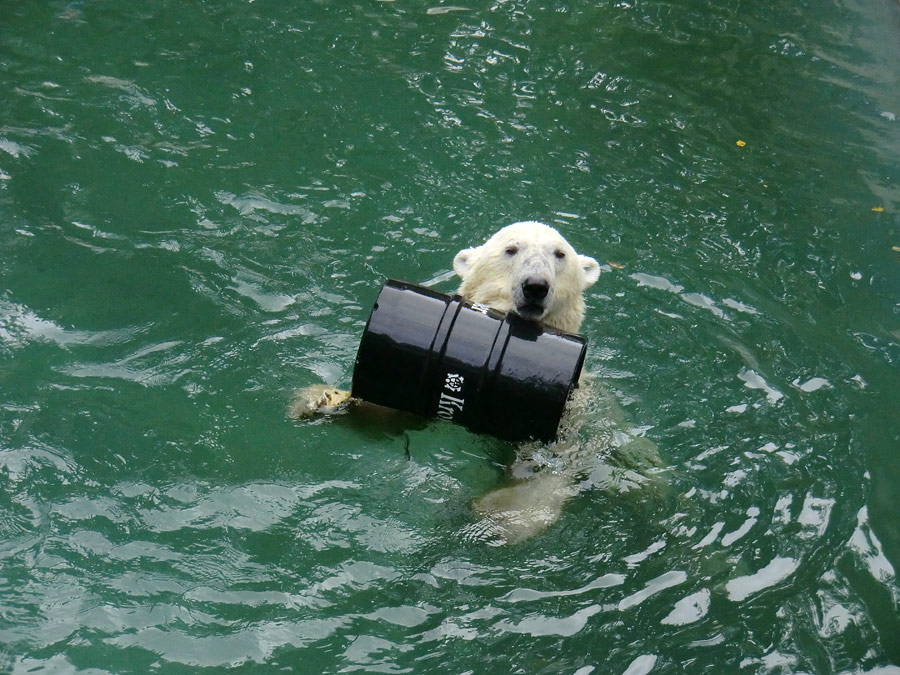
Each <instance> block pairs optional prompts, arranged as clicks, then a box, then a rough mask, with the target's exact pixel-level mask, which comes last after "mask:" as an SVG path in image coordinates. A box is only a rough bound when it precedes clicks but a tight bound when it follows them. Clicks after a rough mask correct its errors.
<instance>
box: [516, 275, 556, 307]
mask: <svg viewBox="0 0 900 675" xmlns="http://www.w3.org/2000/svg"><path fill="white" fill-rule="evenodd" d="M549 291H550V284H548V283H547V280H546V279H541V278H540V277H530V278H528V279H526V280H525V282H524V283H523V284H522V294H523V295H524V296H525V299H526V300H527V301H528V302H538V301H540V300H543V299H544V298H546V297H547V293H548V292H549Z"/></svg>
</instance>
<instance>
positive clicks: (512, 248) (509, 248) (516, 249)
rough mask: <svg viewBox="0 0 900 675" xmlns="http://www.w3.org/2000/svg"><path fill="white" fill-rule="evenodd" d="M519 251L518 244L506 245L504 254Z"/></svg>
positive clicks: (513, 253) (512, 253)
mask: <svg viewBox="0 0 900 675" xmlns="http://www.w3.org/2000/svg"><path fill="white" fill-rule="evenodd" d="M518 252H519V247H518V246H507V247H506V255H515V254H516V253H518Z"/></svg>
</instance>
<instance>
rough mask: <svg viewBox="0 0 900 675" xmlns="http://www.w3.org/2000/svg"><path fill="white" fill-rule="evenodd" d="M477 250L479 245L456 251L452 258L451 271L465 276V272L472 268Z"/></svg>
mask: <svg viewBox="0 0 900 675" xmlns="http://www.w3.org/2000/svg"><path fill="white" fill-rule="evenodd" d="M479 250H480V247H478V248H464V249H463V250H462V251H460V252H459V253H457V254H456V257H455V258H453V271H454V272H456V273H457V274H458V275H459V276H461V277H463V276H465V275H466V272H468V271H469V270H470V269H472V264H473V263H474V262H475V258H477V257H478V251H479Z"/></svg>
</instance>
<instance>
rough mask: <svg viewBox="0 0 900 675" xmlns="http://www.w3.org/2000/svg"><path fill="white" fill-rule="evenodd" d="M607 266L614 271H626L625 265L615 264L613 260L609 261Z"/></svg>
mask: <svg viewBox="0 0 900 675" xmlns="http://www.w3.org/2000/svg"><path fill="white" fill-rule="evenodd" d="M606 264H607V265H609V266H610V267H612V268H613V269H614V270H624V269H625V265H623V264H621V263H617V262H613V261H612V260H607V261H606Z"/></svg>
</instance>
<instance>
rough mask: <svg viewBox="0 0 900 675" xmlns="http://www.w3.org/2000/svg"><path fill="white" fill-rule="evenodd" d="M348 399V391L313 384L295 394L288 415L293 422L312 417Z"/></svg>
mask: <svg viewBox="0 0 900 675" xmlns="http://www.w3.org/2000/svg"><path fill="white" fill-rule="evenodd" d="M349 398H350V392H349V391H344V390H343V389H336V388H334V387H329V386H327V385H324V384H315V385H312V386H311V387H307V388H306V389H303V390H302V391H300V392H298V393H297V396H296V397H295V398H294V401H293V403H291V407H290V409H289V410H288V415H289V416H290V417H291V418H292V419H295V420H297V419H304V418H306V417H312V416H313V415H315V414H316V413H318V412H328V411H329V410H330V409H332V408H335V407H336V406H338V405H340V404H341V403H344V402H345V401H346V400H348V399H349Z"/></svg>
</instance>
